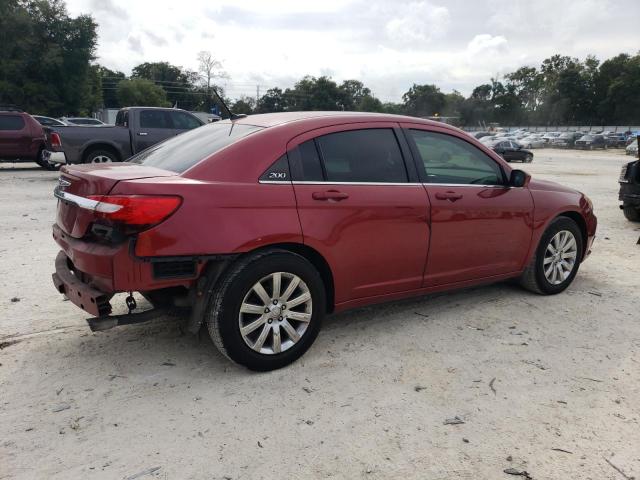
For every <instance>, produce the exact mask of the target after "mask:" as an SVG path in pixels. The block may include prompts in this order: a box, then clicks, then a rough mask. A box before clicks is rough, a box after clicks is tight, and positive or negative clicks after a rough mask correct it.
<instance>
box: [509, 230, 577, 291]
mask: <svg viewBox="0 0 640 480" xmlns="http://www.w3.org/2000/svg"><path fill="white" fill-rule="evenodd" d="M581 257H582V233H581V232H580V228H579V227H578V225H577V224H576V222H574V221H573V220H572V219H570V218H567V217H558V218H556V219H555V220H554V221H553V222H551V225H549V227H548V228H547V230H546V231H545V232H544V233H543V234H542V238H541V239H540V243H539V245H538V248H537V249H536V252H535V254H534V256H533V259H532V260H531V263H530V264H529V266H528V267H527V268H526V270H525V271H524V273H523V274H522V276H521V277H520V284H521V285H522V286H523V287H524V288H526V289H527V290H531V291H532V292H536V293H540V294H542V295H553V294H556V293H560V292H562V291H563V290H565V289H566V288H567V287H568V286H569V285H570V284H571V282H572V281H573V279H574V278H575V276H576V274H577V273H578V268H579V267H580V259H581Z"/></svg>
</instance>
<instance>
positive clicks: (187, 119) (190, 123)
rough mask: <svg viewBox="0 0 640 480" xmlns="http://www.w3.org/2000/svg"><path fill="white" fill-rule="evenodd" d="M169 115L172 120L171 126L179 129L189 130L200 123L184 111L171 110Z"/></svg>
mask: <svg viewBox="0 0 640 480" xmlns="http://www.w3.org/2000/svg"><path fill="white" fill-rule="evenodd" d="M170 115H171V121H172V122H173V128H177V129H179V130H191V129H193V128H198V127H199V126H201V125H202V123H200V122H199V121H198V119H197V118H195V117H193V116H191V115H189V114H188V113H185V112H171V113H170Z"/></svg>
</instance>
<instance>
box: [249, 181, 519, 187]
mask: <svg viewBox="0 0 640 480" xmlns="http://www.w3.org/2000/svg"><path fill="white" fill-rule="evenodd" d="M259 183H264V184H267V185H365V186H392V187H406V186H416V185H424V186H425V187H429V186H437V187H482V188H513V187H510V186H509V185H480V184H475V183H413V182H403V183H392V182H323V181H302V180H296V181H293V182H291V181H283V180H260V181H259Z"/></svg>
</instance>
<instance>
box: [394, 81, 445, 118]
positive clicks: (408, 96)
mask: <svg viewBox="0 0 640 480" xmlns="http://www.w3.org/2000/svg"><path fill="white" fill-rule="evenodd" d="M402 100H403V101H404V108H405V109H406V111H407V113H408V114H409V115H415V116H418V117H427V116H431V115H435V114H441V113H442V109H443V108H444V106H445V102H446V99H445V96H444V93H442V92H441V91H440V89H439V88H438V87H436V86H435V85H417V84H415V83H414V84H413V86H412V87H411V88H410V89H409V91H408V92H406V93H405V94H404V95H402Z"/></svg>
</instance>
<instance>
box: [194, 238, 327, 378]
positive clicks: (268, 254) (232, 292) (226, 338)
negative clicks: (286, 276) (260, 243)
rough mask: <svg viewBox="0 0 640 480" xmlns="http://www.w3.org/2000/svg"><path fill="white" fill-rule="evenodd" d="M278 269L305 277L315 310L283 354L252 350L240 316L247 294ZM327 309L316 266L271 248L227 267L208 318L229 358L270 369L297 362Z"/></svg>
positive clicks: (212, 332)
mask: <svg viewBox="0 0 640 480" xmlns="http://www.w3.org/2000/svg"><path fill="white" fill-rule="evenodd" d="M275 272H286V273H291V274H294V275H296V276H298V277H299V278H300V279H302V281H303V282H304V283H305V284H306V286H307V287H308V289H309V293H310V294H311V301H312V310H311V319H310V321H309V324H308V326H307V328H306V331H305V332H304V333H303V334H302V336H301V338H300V339H299V340H298V341H297V343H294V344H293V345H292V346H291V347H289V348H288V349H287V350H285V351H283V352H281V353H269V354H266V353H260V352H258V351H255V350H253V349H252V348H251V347H250V346H249V345H248V344H247V343H246V342H245V340H244V339H243V337H242V334H241V332H240V324H239V315H240V306H241V304H242V302H243V300H244V297H245V295H247V294H248V293H249V292H250V291H251V290H252V288H253V286H254V285H255V284H256V283H257V282H258V281H260V280H261V279H263V278H264V277H266V276H268V275H270V274H272V273H275ZM325 310H326V294H325V287H324V284H323V281H322V278H321V276H320V274H319V273H318V271H317V270H316V269H315V268H314V266H313V265H311V263H309V262H308V261H307V260H306V259H305V258H304V257H302V256H300V255H297V254H295V253H291V252H288V251H285V250H277V249H270V250H265V251H262V252H258V253H254V254H249V255H247V256H245V257H241V258H240V259H238V260H237V261H236V263H235V264H233V265H232V266H231V267H230V268H228V269H227V271H226V273H225V274H224V275H223V277H222V278H221V279H220V280H218V283H217V285H216V288H215V289H214V291H213V293H212V295H211V298H210V299H209V302H208V306H207V309H206V311H205V321H206V324H207V327H208V329H209V334H210V335H211V339H212V340H213V343H214V344H215V346H216V347H217V348H218V349H219V350H220V352H221V353H222V354H224V355H225V356H226V357H227V358H229V359H230V360H232V361H234V362H236V363H239V364H240V365H244V366H245V367H247V368H249V369H250V370H255V371H269V370H275V369H278V368H282V367H284V366H286V365H288V364H290V363H292V362H294V361H295V360H297V359H298V358H299V357H300V356H302V355H303V354H304V353H305V352H306V351H307V350H308V349H309V347H310V346H311V345H312V344H313V342H314V340H315V339H316V337H317V336H318V332H319V331H320V326H321V323H322V319H323V317H324V315H325ZM269 323H271V320H270V321H269ZM256 331H257V330H256ZM283 331H284V330H283ZM269 335H273V334H272V333H270V334H269ZM270 338H271V340H273V337H272V336H271V337H270Z"/></svg>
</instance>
